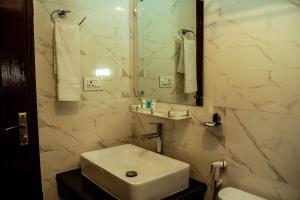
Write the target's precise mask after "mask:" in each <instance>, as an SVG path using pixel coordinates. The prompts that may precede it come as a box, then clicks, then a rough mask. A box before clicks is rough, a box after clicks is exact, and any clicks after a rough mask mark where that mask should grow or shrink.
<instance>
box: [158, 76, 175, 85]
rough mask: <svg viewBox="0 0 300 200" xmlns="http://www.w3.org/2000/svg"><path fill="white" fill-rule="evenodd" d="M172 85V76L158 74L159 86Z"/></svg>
mask: <svg viewBox="0 0 300 200" xmlns="http://www.w3.org/2000/svg"><path fill="white" fill-rule="evenodd" d="M173 86H174V78H173V76H160V77H159V87H160V88H172V87H173Z"/></svg>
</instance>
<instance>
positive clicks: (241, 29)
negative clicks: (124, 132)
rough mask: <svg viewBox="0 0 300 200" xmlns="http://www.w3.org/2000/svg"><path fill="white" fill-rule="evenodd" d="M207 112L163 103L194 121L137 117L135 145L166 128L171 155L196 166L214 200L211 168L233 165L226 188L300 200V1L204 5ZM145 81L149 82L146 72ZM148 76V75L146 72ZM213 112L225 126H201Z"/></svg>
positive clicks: (221, 0)
mask: <svg viewBox="0 0 300 200" xmlns="http://www.w3.org/2000/svg"><path fill="white" fill-rule="evenodd" d="M204 11H205V23H204V27H205V28H204V33H205V37H204V74H205V76H204V94H205V96H204V107H202V108H196V107H191V106H184V105H178V104H168V103H161V104H160V105H159V106H158V108H159V109H163V110H169V109H170V110H186V109H189V110H190V111H191V114H192V116H193V118H192V119H191V120H190V121H180V122H172V121H170V120H161V119H154V118H150V117H146V116H144V115H138V114H135V115H134V118H135V123H134V134H135V136H134V140H135V142H136V143H137V144H139V145H142V146H144V147H145V148H149V149H153V150H155V141H141V139H140V135H141V134H142V133H145V132H152V131H153V130H154V128H153V127H152V126H150V125H148V123H149V122H154V121H155V122H156V121H158V122H162V123H164V127H165V129H164V150H165V154H166V155H168V156H171V157H174V158H177V159H181V160H183V161H186V162H189V163H190V164H191V175H192V177H194V178H196V179H198V180H201V181H203V182H206V183H207V184H208V186H209V190H208V193H207V196H206V199H211V198H212V193H213V186H212V180H213V179H212V177H213V175H212V174H211V173H210V163H211V162H213V161H217V160H227V162H228V168H227V169H226V170H225V171H224V174H223V175H224V176H223V178H224V187H225V186H233V187H237V188H239V189H242V190H245V191H248V192H251V193H254V194H257V195H259V196H262V197H264V198H266V199H272V200H273V199H274V200H283V199H284V200H297V199H300V185H299V183H298V180H299V179H300V175H299V174H300V171H299V169H300V149H299V147H298V146H299V145H298V143H299V141H300V135H299V130H300V127H299V120H300V107H299V96H300V93H299V91H300V78H299V74H300V72H299V65H300V59H299V58H300V57H299V55H300V48H299V44H300V26H298V25H296V24H297V22H298V21H299V20H300V12H299V1H296V0H276V1H260V0H254V1H232V0H208V1H204ZM140 72H141V74H142V75H145V76H148V74H147V70H146V69H142V70H141V71H140ZM142 72H143V73H142ZM214 112H219V113H220V114H221V116H222V123H223V125H222V126H221V127H218V128H206V127H203V126H201V123H202V122H204V121H211V116H212V114H213V113H214Z"/></svg>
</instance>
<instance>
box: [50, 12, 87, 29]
mask: <svg viewBox="0 0 300 200" xmlns="http://www.w3.org/2000/svg"><path fill="white" fill-rule="evenodd" d="M69 12H71V10H67V9H64V8H60V9H57V10H54V11H52V13H51V14H50V18H51V21H52V22H53V23H55V20H54V16H53V15H54V14H57V16H59V17H60V18H64V17H65V16H66V14H67V13H69ZM85 20H86V17H84V18H83V19H82V20H81V21H80V22H79V23H78V25H81V24H82V23H83V22H84V21H85Z"/></svg>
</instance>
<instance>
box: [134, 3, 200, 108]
mask: <svg viewBox="0 0 300 200" xmlns="http://www.w3.org/2000/svg"><path fill="white" fill-rule="evenodd" d="M136 16H137V57H138V60H137V87H138V88H137V92H138V96H139V97H144V98H148V99H152V100H158V101H160V102H167V103H177V104H184V105H197V106H202V105H203V98H202V94H203V91H202V90H203V75H202V74H203V1H200V0H138V1H137V13H136Z"/></svg>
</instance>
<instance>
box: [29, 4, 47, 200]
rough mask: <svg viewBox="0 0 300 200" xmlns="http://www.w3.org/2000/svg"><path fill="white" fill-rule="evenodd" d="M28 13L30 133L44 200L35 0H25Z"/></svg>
mask: <svg viewBox="0 0 300 200" xmlns="http://www.w3.org/2000/svg"><path fill="white" fill-rule="evenodd" d="M25 4H26V5H25V9H26V10H25V13H26V26H27V30H26V32H25V33H26V38H27V45H26V47H27V57H26V59H27V60H26V64H27V68H28V70H27V71H26V72H27V73H28V74H27V77H28V79H27V92H28V99H29V100H28V105H27V107H28V131H29V132H30V138H31V139H30V140H29V142H30V143H31V144H30V148H31V152H32V153H33V154H34V155H33V168H34V169H33V171H34V177H32V178H33V179H34V182H35V183H39V184H38V185H36V187H39V188H38V189H39V191H40V194H39V196H40V199H43V192H42V179H41V168H40V151H39V132H38V119H37V99H36V98H37V94H36V74H35V47H34V12H33V0H25Z"/></svg>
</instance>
